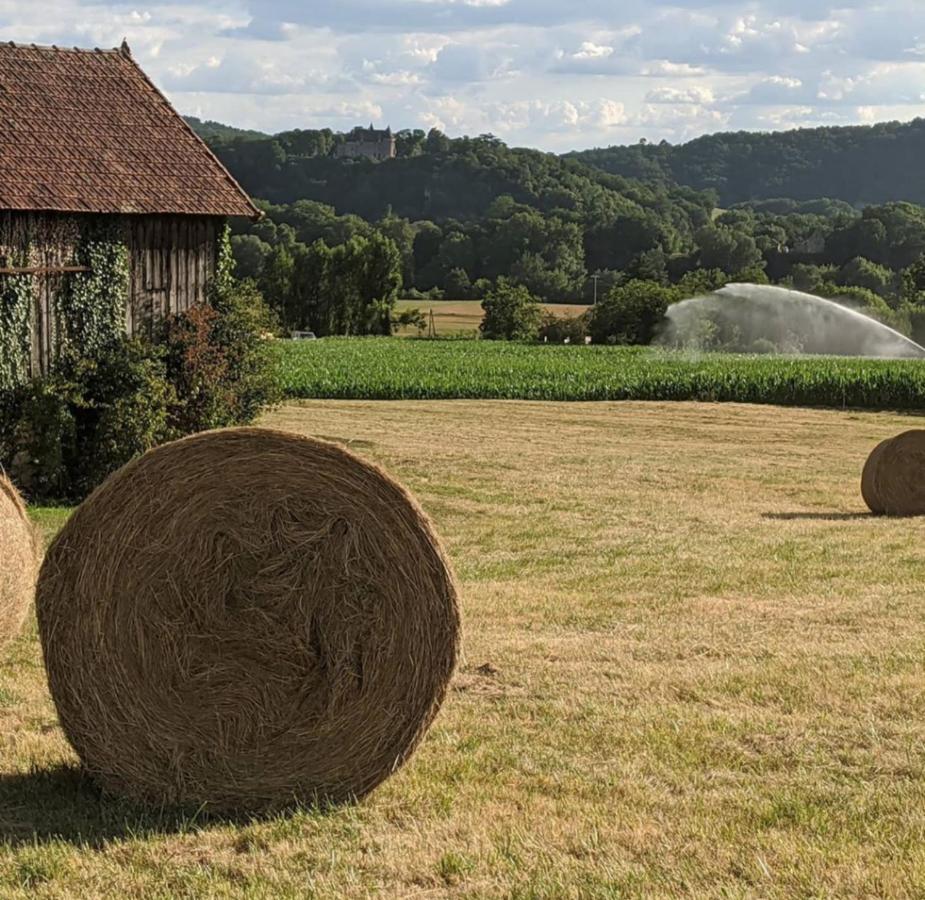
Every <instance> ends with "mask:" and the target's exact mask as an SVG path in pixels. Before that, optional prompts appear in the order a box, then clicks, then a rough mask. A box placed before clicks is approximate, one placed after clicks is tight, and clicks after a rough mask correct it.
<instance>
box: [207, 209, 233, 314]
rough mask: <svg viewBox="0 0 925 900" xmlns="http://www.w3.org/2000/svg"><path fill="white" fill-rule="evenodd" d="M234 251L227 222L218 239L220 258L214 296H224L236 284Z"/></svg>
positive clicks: (216, 264)
mask: <svg viewBox="0 0 925 900" xmlns="http://www.w3.org/2000/svg"><path fill="white" fill-rule="evenodd" d="M234 269H235V262H234V251H233V250H232V249H231V226H230V225H229V224H228V223H227V222H226V223H225V227H224V228H223V229H222V232H221V234H220V235H219V238H218V258H217V260H216V263H215V276H214V281H213V282H212V285H211V288H212V293H213V299H214V295H215V294H217V295H218V296H222V295H224V294H225V293H227V292H228V291H229V290H230V289H231V286H232V285H233V284H234Z"/></svg>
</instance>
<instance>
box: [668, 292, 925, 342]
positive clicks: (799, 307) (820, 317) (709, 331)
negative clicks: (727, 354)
mask: <svg viewBox="0 0 925 900" xmlns="http://www.w3.org/2000/svg"><path fill="white" fill-rule="evenodd" d="M667 319H668V325H667V327H666V329H665V331H664V332H663V334H662V335H661V337H660V338H659V340H658V343H659V344H661V345H662V346H668V347H679V348H685V349H692V350H711V349H714V350H716V349H725V350H732V351H739V352H743V351H744V352H781V353H794V354H811V355H820V356H866V357H875V358H884V359H925V347H921V346H920V345H919V344H917V343H915V341H913V340H911V339H910V338H907V337H906V336H905V335H903V334H900V333H899V332H898V331H896V330H895V329H893V328H890V327H889V326H888V325H884V324H883V323H882V322H878V321H877V320H876V319H872V318H871V317H870V316H866V315H864V314H863V313H860V312H858V311H857V310H854V309H850V308H849V307H847V306H842V305H841V304H839V303H835V302H834V301H832V300H826V299H825V298H823V297H816V296H813V295H812V294H804V293H802V292H801V291H793V290H789V289H787V288H782V287H774V286H772V285H759V284H730V285H727V286H726V287H724V288H721V289H720V290H718V291H716V292H715V293H712V294H708V295H707V296H705V297H695V298H693V299H692V300H684V301H682V302H681V303H676V304H674V305H673V306H671V307H669V309H668V313H667Z"/></svg>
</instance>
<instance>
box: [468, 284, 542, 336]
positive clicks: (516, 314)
mask: <svg viewBox="0 0 925 900" xmlns="http://www.w3.org/2000/svg"><path fill="white" fill-rule="evenodd" d="M482 309H483V310H484V311H485V317H484V319H483V320H482V324H481V326H480V331H481V332H482V337H484V338H487V339H488V340H493V341H529V340H533V339H534V338H536V336H537V334H538V332H539V327H540V319H541V316H542V312H541V310H540V305H539V303H537V301H536V298H535V297H534V296H533V295H532V294H531V293H530V291H528V290H527V289H526V288H525V287H524V286H523V285H519V284H513V283H512V282H510V281H508V280H507V279H506V278H499V279H498V283H497V284H496V285H495V287H494V288H493V289H492V290H491V291H489V292H488V294H487V295H486V297H485V299H484V300H483V301H482Z"/></svg>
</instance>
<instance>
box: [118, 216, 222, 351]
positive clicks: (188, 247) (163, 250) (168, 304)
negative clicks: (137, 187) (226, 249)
mask: <svg viewBox="0 0 925 900" xmlns="http://www.w3.org/2000/svg"><path fill="white" fill-rule="evenodd" d="M223 224H224V220H222V219H214V218H203V217H200V216H139V217H137V218H133V219H132V220H131V221H130V223H129V229H128V231H129V264H130V268H131V284H130V287H129V304H128V309H127V311H126V329H127V331H128V333H129V334H132V335H136V336H143V337H152V336H153V333H154V330H155V325H156V323H157V322H158V321H161V320H162V319H164V318H165V317H166V316H169V315H173V314H174V313H179V312H183V311H184V310H187V309H189V308H190V307H191V306H195V305H197V304H199V303H204V302H205V301H206V298H207V293H208V286H209V282H210V281H211V280H212V277H213V276H214V275H215V268H216V263H217V259H218V256H217V254H218V235H219V227H220V226H221V225H223Z"/></svg>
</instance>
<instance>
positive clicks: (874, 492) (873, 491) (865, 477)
mask: <svg viewBox="0 0 925 900" xmlns="http://www.w3.org/2000/svg"><path fill="white" fill-rule="evenodd" d="M892 441H893V438H887V439H886V440H885V441H882V442H881V443H879V444H877V446H876V447H875V448H874V450H873V452H872V453H871V454H870V456H869V457H868V458H867V462H866V463H865V464H864V471H863V472H862V474H861V496H862V497H863V498H864V502H865V503H866V504H867V506H868V508H869V509H870V511H871V512H872V513H874V514H875V515H878V516H880V515H883V513H884V509H883V503H882V501H881V499H880V492H879V488H878V478H879V477H880V458H881V457H882V456H883V453H884V451H885V450H886V448H887V447H888V446H889V445H890V444H891V443H892Z"/></svg>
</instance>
